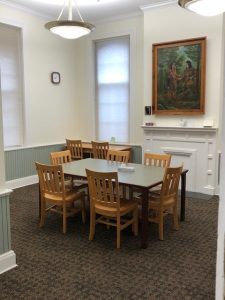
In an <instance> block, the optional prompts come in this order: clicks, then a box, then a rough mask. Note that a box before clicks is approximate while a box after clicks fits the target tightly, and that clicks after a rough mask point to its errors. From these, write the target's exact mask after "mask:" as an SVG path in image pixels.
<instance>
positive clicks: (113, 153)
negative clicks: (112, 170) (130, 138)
mask: <svg viewBox="0 0 225 300" xmlns="http://www.w3.org/2000/svg"><path fill="white" fill-rule="evenodd" d="M106 158H107V160H110V161H117V162H122V163H128V161H129V158H130V151H118V150H110V149H109V150H108V152H107V156H106Z"/></svg>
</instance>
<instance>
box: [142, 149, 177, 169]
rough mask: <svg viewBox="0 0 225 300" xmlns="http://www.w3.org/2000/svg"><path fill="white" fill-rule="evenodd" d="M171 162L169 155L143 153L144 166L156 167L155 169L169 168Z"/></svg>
mask: <svg viewBox="0 0 225 300" xmlns="http://www.w3.org/2000/svg"><path fill="white" fill-rule="evenodd" d="M170 161H171V155H170V154H158V153H149V152H145V154H144V165H146V166H157V167H164V168H165V167H169V165H170Z"/></svg>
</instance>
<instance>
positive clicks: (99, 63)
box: [95, 36, 130, 143]
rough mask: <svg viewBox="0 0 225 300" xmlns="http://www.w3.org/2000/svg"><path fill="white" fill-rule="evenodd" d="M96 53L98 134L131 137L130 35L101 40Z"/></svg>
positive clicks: (118, 139) (122, 139)
mask: <svg viewBox="0 0 225 300" xmlns="http://www.w3.org/2000/svg"><path fill="white" fill-rule="evenodd" d="M95 55H96V115H97V118H96V121H97V122H96V123H97V124H96V127H97V138H98V139H99V140H105V141H109V140H110V139H111V138H112V137H115V140H116V142H123V143H126V142H128V140H129V91H130V72H129V66H130V39H129V36H122V37H116V38H112V39H105V40H99V41H96V43H95Z"/></svg>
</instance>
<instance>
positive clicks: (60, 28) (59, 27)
mask: <svg viewBox="0 0 225 300" xmlns="http://www.w3.org/2000/svg"><path fill="white" fill-rule="evenodd" d="M66 2H67V3H68V20H60V18H61V16H62V14H63V11H64V8H65V6H66ZM75 4H76V10H77V13H78V15H79V17H80V19H81V21H74V20H73V19H72V14H73V4H72V0H67V1H64V6H63V8H62V10H61V12H60V14H59V17H58V19H57V21H51V22H48V23H46V24H45V28H47V29H48V30H50V31H51V32H52V33H54V34H57V35H59V36H61V37H63V38H65V39H77V38H79V37H81V36H84V35H86V34H89V33H90V32H91V31H92V30H94V28H95V26H94V25H92V24H90V23H87V22H84V20H83V18H82V16H81V14H80V11H79V9H78V6H77V3H76V0H75Z"/></svg>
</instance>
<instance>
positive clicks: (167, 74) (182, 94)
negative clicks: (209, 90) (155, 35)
mask: <svg viewBox="0 0 225 300" xmlns="http://www.w3.org/2000/svg"><path fill="white" fill-rule="evenodd" d="M152 51H153V55H152V58H153V81H152V83H153V89H152V91H153V94H152V96H153V98H152V112H153V114H156V115H200V114H204V112H205V65H206V61H205V60H206V37H200V38H194V39H186V40H181V41H173V42H167V43H159V44H153V46H152Z"/></svg>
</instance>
